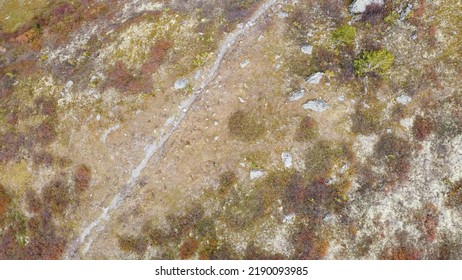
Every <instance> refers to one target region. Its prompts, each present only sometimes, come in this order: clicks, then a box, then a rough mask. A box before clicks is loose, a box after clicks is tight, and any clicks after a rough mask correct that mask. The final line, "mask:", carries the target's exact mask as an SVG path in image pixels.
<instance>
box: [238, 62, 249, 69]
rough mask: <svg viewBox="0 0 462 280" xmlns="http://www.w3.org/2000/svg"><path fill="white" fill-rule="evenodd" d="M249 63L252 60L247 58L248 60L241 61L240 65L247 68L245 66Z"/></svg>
mask: <svg viewBox="0 0 462 280" xmlns="http://www.w3.org/2000/svg"><path fill="white" fill-rule="evenodd" d="M249 64H250V61H249V60H246V61H243V62H241V64H240V66H241V68H245V67H247V66H249Z"/></svg>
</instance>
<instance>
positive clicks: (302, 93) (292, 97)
mask: <svg viewBox="0 0 462 280" xmlns="http://www.w3.org/2000/svg"><path fill="white" fill-rule="evenodd" d="M303 96H305V90H304V89H301V90H297V91H295V92H293V93H292V94H291V95H290V96H289V101H291V102H293V101H297V100H300V99H302V98H303Z"/></svg>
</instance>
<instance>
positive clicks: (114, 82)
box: [105, 60, 148, 94]
mask: <svg viewBox="0 0 462 280" xmlns="http://www.w3.org/2000/svg"><path fill="white" fill-rule="evenodd" d="M105 86H106V87H114V88H116V89H118V90H119V91H121V92H124V93H129V94H130V93H141V92H144V91H146V89H147V87H148V85H147V84H146V80H145V79H142V78H141V77H139V76H135V75H133V74H132V73H131V71H130V70H129V69H128V68H127V65H126V64H125V63H124V62H123V61H120V60H118V61H116V62H115V64H114V66H113V67H112V68H111V69H110V70H109V71H108V73H107V80H106V83H105Z"/></svg>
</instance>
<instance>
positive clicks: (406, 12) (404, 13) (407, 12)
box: [399, 4, 412, 21]
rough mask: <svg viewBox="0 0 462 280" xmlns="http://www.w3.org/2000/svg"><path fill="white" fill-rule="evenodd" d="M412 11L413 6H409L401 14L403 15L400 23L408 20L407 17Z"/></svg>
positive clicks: (400, 17)
mask: <svg viewBox="0 0 462 280" xmlns="http://www.w3.org/2000/svg"><path fill="white" fill-rule="evenodd" d="M411 11H412V5H411V4H409V5H407V7H406V9H404V11H402V12H401V15H400V16H399V20H400V21H403V20H405V19H406V17H407V15H408V14H409V13H410V12H411Z"/></svg>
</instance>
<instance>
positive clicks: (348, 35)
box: [332, 24, 356, 45]
mask: <svg viewBox="0 0 462 280" xmlns="http://www.w3.org/2000/svg"><path fill="white" fill-rule="evenodd" d="M332 38H333V39H334V40H335V41H336V42H338V43H340V44H345V45H351V44H353V43H354V41H355V38H356V28H354V27H353V26H351V25H348V24H346V25H342V26H340V27H339V28H337V29H335V30H334V31H333V32H332Z"/></svg>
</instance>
